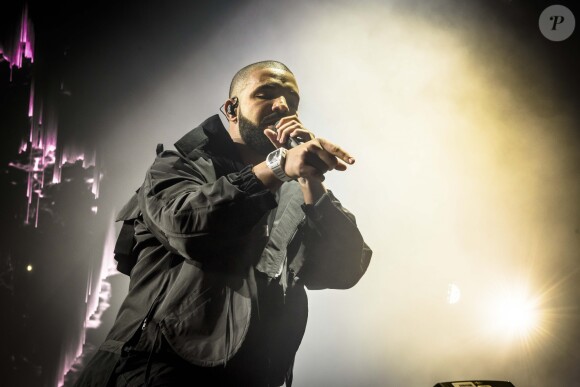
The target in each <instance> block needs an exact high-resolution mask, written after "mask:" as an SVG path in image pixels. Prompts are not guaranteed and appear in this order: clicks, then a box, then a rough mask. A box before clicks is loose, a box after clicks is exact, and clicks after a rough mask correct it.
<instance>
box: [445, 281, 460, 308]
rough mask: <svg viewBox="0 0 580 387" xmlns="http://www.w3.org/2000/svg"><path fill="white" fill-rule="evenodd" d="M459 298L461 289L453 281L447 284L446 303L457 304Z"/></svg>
mask: <svg viewBox="0 0 580 387" xmlns="http://www.w3.org/2000/svg"><path fill="white" fill-rule="evenodd" d="M460 299H461V290H460V289H459V286H457V285H456V284H454V283H450V284H449V285H447V303H448V304H450V305H453V304H457V303H458V302H459V300H460Z"/></svg>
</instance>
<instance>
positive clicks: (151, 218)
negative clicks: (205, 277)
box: [138, 151, 276, 261]
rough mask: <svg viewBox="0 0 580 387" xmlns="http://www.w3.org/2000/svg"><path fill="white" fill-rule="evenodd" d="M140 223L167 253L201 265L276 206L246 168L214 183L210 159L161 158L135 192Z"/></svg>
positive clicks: (167, 155) (168, 154) (173, 154)
mask: <svg viewBox="0 0 580 387" xmlns="http://www.w3.org/2000/svg"><path fill="white" fill-rule="evenodd" d="M138 198H139V207H140V208H141V211H142V215H143V220H144V222H145V224H146V225H147V227H148V228H149V229H150V230H151V232H153V234H154V235H155V236H156V237H157V238H158V239H159V240H160V241H161V242H162V243H163V245H164V246H165V247H166V248H167V249H169V250H170V251H172V252H174V253H177V254H179V255H181V256H183V257H185V258H186V259H192V260H195V261H203V260H204V259H208V258H211V257H214V256H217V255H218V254H223V253H224V252H227V249H228V248H231V247H232V246H234V245H235V242H236V241H239V240H240V239H241V238H243V237H244V236H247V234H248V233H249V232H250V231H251V230H252V228H253V227H254V226H255V225H256V224H257V223H258V222H259V221H260V219H262V218H263V217H264V215H265V214H266V213H267V212H268V211H269V210H270V209H272V208H274V207H275V206H276V200H275V198H274V195H273V194H272V193H271V192H270V191H269V190H268V189H266V187H265V186H264V185H263V184H262V183H261V182H260V181H259V180H258V178H257V177H256V176H255V175H254V173H253V172H252V169H251V166H247V167H245V168H244V169H243V170H241V171H240V172H235V173H230V174H228V175H225V176H221V177H219V178H217V179H216V177H215V170H214V167H213V165H212V162H211V160H210V159H207V160H206V159H204V158H202V157H199V158H197V159H196V160H195V161H190V160H189V159H184V158H183V157H181V156H180V155H179V154H178V153H176V152H172V151H166V152H163V153H161V154H160V155H159V156H158V157H157V159H156V160H155V162H154V164H153V165H152V167H151V168H150V169H149V170H148V172H147V174H146V177H145V181H144V183H143V185H142V187H141V189H140V190H139V196H138Z"/></svg>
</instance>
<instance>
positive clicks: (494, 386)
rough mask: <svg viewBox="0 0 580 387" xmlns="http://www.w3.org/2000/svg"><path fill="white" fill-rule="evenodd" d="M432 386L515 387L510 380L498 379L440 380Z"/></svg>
mask: <svg viewBox="0 0 580 387" xmlns="http://www.w3.org/2000/svg"><path fill="white" fill-rule="evenodd" d="M433 387H515V386H514V385H513V384H511V383H510V382H502V381H499V380H471V381H468V380H462V381H456V382H441V383H437V384H436V385H435V386H433Z"/></svg>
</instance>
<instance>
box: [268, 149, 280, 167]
mask: <svg viewBox="0 0 580 387" xmlns="http://www.w3.org/2000/svg"><path fill="white" fill-rule="evenodd" d="M279 162H280V149H277V150H275V151H274V152H270V153H269V154H268V157H267V158H266V163H268V164H272V163H279Z"/></svg>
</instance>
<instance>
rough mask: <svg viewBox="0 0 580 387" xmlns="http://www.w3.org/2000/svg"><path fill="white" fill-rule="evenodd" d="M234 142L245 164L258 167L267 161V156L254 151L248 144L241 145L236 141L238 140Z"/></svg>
mask: <svg viewBox="0 0 580 387" xmlns="http://www.w3.org/2000/svg"><path fill="white" fill-rule="evenodd" d="M233 140H234V144H235V145H236V148H237V150H238V153H239V155H240V158H241V159H242V161H243V162H244V164H252V165H257V164H260V163H261V162H262V161H264V160H266V157H265V156H262V155H261V154H259V153H258V152H256V151H254V150H253V149H252V148H250V147H249V146H247V145H246V144H243V143H240V142H238V141H236V139H233Z"/></svg>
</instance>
